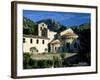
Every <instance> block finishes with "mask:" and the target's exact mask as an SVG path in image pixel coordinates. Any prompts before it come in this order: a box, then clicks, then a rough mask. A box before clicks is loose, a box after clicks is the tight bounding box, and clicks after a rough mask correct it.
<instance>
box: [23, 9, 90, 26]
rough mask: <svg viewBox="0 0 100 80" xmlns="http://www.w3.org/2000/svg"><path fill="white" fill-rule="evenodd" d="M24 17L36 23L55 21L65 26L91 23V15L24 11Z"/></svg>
mask: <svg viewBox="0 0 100 80" xmlns="http://www.w3.org/2000/svg"><path fill="white" fill-rule="evenodd" d="M23 16H24V17H27V18H29V19H31V20H32V21H34V22H37V21H40V20H43V19H53V20H55V21H57V22H59V23H61V24H63V25H65V26H78V25H81V24H84V23H89V22H91V14H90V13H77V12H52V11H34V10H23Z"/></svg>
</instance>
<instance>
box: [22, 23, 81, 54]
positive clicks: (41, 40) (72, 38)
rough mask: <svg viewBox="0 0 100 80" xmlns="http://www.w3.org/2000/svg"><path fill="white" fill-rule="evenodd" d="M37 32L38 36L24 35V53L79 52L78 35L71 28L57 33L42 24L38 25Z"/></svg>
mask: <svg viewBox="0 0 100 80" xmlns="http://www.w3.org/2000/svg"><path fill="white" fill-rule="evenodd" d="M37 32H38V35H23V52H28V53H30V52H34V53H47V52H51V53H61V52H77V49H78V46H79V41H78V39H77V38H78V35H77V34H75V33H74V31H73V30H72V29H71V28H69V29H66V30H64V31H62V32H60V33H57V32H53V31H50V30H49V29H48V25H47V24H45V23H43V22H41V23H39V24H38V28H37Z"/></svg>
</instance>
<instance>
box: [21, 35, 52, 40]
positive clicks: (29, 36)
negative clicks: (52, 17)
mask: <svg viewBox="0 0 100 80" xmlns="http://www.w3.org/2000/svg"><path fill="white" fill-rule="evenodd" d="M23 37H26V38H39V39H47V40H50V39H49V38H47V37H43V36H37V35H23Z"/></svg>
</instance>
